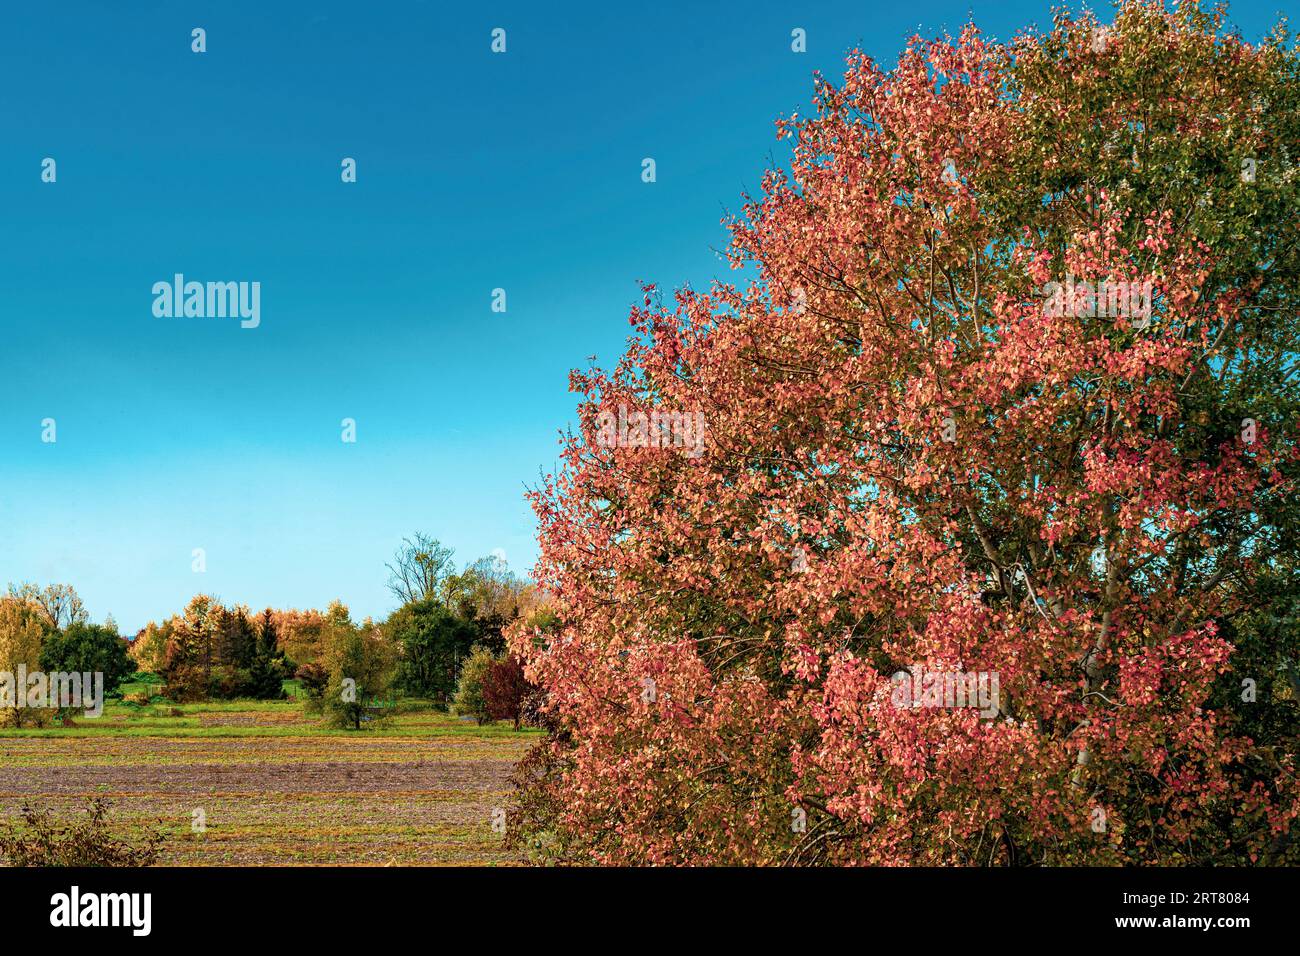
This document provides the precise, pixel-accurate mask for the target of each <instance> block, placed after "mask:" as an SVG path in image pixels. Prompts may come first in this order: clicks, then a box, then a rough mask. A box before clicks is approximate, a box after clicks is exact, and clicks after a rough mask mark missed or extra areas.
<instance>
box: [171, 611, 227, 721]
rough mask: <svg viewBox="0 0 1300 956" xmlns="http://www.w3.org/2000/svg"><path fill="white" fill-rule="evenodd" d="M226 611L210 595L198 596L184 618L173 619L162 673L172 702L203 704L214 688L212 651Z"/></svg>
mask: <svg viewBox="0 0 1300 956" xmlns="http://www.w3.org/2000/svg"><path fill="white" fill-rule="evenodd" d="M224 617H225V609H224V608H223V607H222V606H221V604H220V603H219V602H217V601H216V599H214V598H212V597H211V596H209V595H207V594H196V595H195V596H194V597H193V598H191V599H190V602H189V604H187V605H186V606H185V611H184V613H183V614H181V615H179V616H177V617H174V618H172V620H171V621H170V625H171V638H170V639H169V640H168V642H167V649H166V651H165V652H164V654H163V666H162V669H161V670H160V671H159V673H160V674H161V675H162V677H163V679H164V680H165V681H166V682H167V696H169V697H171V698H172V699H173V700H202V699H204V698H205V697H207V696H208V694H209V692H210V690H211V685H212V664H213V656H214V655H213V651H214V644H215V642H216V636H217V634H218V632H219V630H220V628H221V624H222V622H223V620H224Z"/></svg>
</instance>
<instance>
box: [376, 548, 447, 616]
mask: <svg viewBox="0 0 1300 956" xmlns="http://www.w3.org/2000/svg"><path fill="white" fill-rule="evenodd" d="M455 553H456V552H455V551H453V550H452V549H451V548H448V547H444V546H443V544H442V543H441V542H440V541H439V540H438V539H437V538H433V537H430V536H429V535H426V534H421V533H419V532H417V533H416V534H414V535H412V536H411V537H409V538H404V539H403V540H402V544H401V547H399V548H398V549H397V553H396V554H394V555H393V561H392V563H391V564H389V565H388V573H389V578H388V589H389V590H390V591H392V592H393V594H394V595H395V596H396V597H397V599H398V600H399V601H401V602H402V603H403V604H410V603H412V602H413V601H425V600H428V599H429V598H434V597H438V595H439V591H440V588H441V585H442V582H443V580H444V579H445V578H447V577H448V576H449V575H450V574H451V573H452V571H453V570H454V568H455V566H454V565H453V564H452V556H453V555H454V554H455Z"/></svg>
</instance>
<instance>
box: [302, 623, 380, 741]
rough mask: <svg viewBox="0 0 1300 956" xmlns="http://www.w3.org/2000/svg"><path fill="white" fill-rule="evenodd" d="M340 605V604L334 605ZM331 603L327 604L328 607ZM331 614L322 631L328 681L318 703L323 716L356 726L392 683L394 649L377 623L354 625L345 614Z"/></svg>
mask: <svg viewBox="0 0 1300 956" xmlns="http://www.w3.org/2000/svg"><path fill="white" fill-rule="evenodd" d="M338 607H340V608H341V607H342V605H338ZM333 609H334V605H331V610H333ZM343 612H344V613H343V616H341V617H340V616H338V615H331V616H330V620H329V623H328V624H327V626H326V632H325V664H326V667H327V669H328V670H329V685H328V686H327V687H326V688H325V693H324V696H323V697H322V699H321V704H322V706H323V707H324V709H325V713H326V716H327V719H328V720H329V721H330V722H331V723H333V724H335V725H336V726H341V727H350V728H352V729H354V730H360V729H361V725H362V721H363V720H365V719H366V718H367V717H370V716H374V715H373V710H374V706H373V701H374V700H375V698H377V697H379V696H380V695H382V694H384V693H385V692H387V690H388V689H389V687H390V685H391V684H392V679H393V671H394V667H395V664H396V657H397V655H396V650H395V648H394V647H393V645H392V643H391V642H390V641H389V640H388V638H387V637H386V636H385V635H384V633H383V632H382V630H381V629H380V628H377V627H373V626H367V627H357V626H356V625H354V624H353V623H352V621H351V620H350V619H348V618H347V616H346V609H345V608H344V609H343Z"/></svg>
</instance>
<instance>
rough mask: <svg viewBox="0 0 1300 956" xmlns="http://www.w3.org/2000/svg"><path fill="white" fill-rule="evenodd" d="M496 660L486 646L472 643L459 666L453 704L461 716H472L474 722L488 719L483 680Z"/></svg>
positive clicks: (480, 722)
mask: <svg viewBox="0 0 1300 956" xmlns="http://www.w3.org/2000/svg"><path fill="white" fill-rule="evenodd" d="M496 662H497V659H496V655H495V654H493V653H492V652H491V651H490V650H488V649H487V648H486V647H482V646H480V645H477V644H476V645H474V647H473V648H471V650H470V652H469V656H468V657H466V658H465V662H464V663H463V664H462V665H461V668H460V679H459V680H458V681H457V683H456V699H455V701H454V703H453V706H454V707H455V709H456V713H458V714H460V715H461V716H462V717H473V718H474V720H475V722H476V723H479V724H482V723H483V722H484V721H486V720H488V719H489V717H488V708H487V701H486V699H485V698H484V697H483V682H484V681H485V680H486V679H487V676H488V672H489V671H491V670H492V667H493V665H495V664H496Z"/></svg>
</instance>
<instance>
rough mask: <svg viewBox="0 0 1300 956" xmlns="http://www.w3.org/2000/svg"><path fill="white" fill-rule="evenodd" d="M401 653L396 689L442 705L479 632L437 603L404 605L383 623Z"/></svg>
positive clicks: (430, 601)
mask: <svg viewBox="0 0 1300 956" xmlns="http://www.w3.org/2000/svg"><path fill="white" fill-rule="evenodd" d="M383 628H384V632H385V634H386V635H387V636H388V639H389V640H390V641H391V642H392V643H393V645H394V646H395V647H397V648H398V649H399V651H400V658H399V661H398V667H397V676H396V685H397V686H398V687H399V688H401V689H402V690H404V691H405V692H406V693H408V694H414V695H416V696H419V697H429V698H432V699H434V700H438V701H440V702H443V703H445V702H446V701H447V700H448V699H449V698H450V697H451V695H452V693H453V692H454V691H455V688H456V670H457V667H458V666H459V664H460V661H461V660H462V659H463V658H464V657H465V656H466V655H467V654H468V653H469V652H470V648H471V647H473V645H474V642H475V639H476V638H477V637H478V633H479V632H478V630H477V629H476V628H474V627H473V626H472V625H470V624H468V623H467V622H466V621H464V620H462V619H461V618H460V617H457V616H456V615H455V614H453V613H451V612H450V611H449V610H447V608H446V607H445V606H443V605H442V604H441V603H439V602H438V601H434V600H424V601H416V602H414V603H412V604H406V605H403V606H402V607H400V608H398V609H397V610H396V611H394V612H393V613H392V614H391V615H390V616H389V618H388V620H387V621H385V622H384V625H383Z"/></svg>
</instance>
